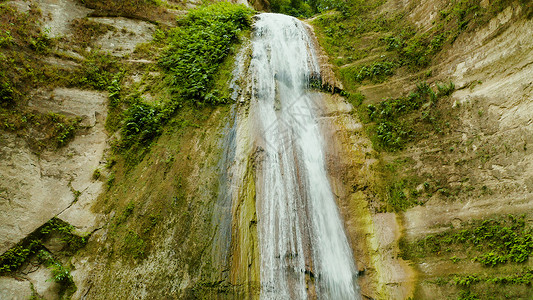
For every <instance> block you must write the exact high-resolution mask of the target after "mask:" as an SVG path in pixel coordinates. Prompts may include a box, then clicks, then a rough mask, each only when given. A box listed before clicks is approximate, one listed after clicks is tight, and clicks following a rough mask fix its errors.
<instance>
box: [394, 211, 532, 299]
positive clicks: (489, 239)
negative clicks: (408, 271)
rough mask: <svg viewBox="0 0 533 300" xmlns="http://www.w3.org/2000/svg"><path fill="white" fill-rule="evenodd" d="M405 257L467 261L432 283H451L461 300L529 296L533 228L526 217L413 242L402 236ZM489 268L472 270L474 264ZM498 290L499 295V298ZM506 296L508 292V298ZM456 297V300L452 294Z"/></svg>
mask: <svg viewBox="0 0 533 300" xmlns="http://www.w3.org/2000/svg"><path fill="white" fill-rule="evenodd" d="M400 250H401V257H402V258H404V259H409V260H411V261H414V262H422V261H427V260H428V258H431V259H439V258H441V259H442V260H452V261H453V262H454V263H456V264H464V266H463V265H462V266H460V267H458V268H457V270H461V271H460V272H461V274H454V273H451V274H450V273H448V274H447V275H444V276H443V277H439V278H436V279H435V280H430V281H428V282H430V283H433V284H437V285H447V286H448V288H449V289H450V290H452V291H453V290H455V291H456V293H457V294H456V295H457V297H458V298H457V299H507V298H509V299H530V298H531V296H532V295H533V294H532V293H533V291H532V290H531V284H533V270H532V269H531V266H529V264H528V261H529V259H530V256H531V255H532V254H533V227H531V224H530V223H528V220H527V218H526V216H525V215H522V216H514V215H508V216H506V217H497V218H492V219H484V220H472V221H469V222H463V223H462V224H461V226H460V227H459V228H454V227H453V226H451V225H450V229H448V230H446V231H443V232H440V233H437V234H432V235H428V236H426V237H425V238H422V239H419V240H416V241H411V242H408V241H407V240H405V239H402V240H400ZM472 263H474V264H480V266H481V267H483V270H484V271H479V268H476V267H473V268H472V269H475V270H478V271H477V272H472V271H470V272H469V271H468V270H469V267H468V265H469V264H472ZM494 291H498V295H497V296H498V297H495V298H494ZM504 295H507V296H505V297H504ZM450 299H451V298H450Z"/></svg>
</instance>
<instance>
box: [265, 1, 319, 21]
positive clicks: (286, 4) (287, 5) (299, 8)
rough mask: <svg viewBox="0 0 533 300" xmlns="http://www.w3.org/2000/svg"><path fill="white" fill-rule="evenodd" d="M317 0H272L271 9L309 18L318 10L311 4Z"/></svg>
mask: <svg viewBox="0 0 533 300" xmlns="http://www.w3.org/2000/svg"><path fill="white" fill-rule="evenodd" d="M315 2H316V1H310V2H306V1H302V0H273V1H271V2H270V9H271V10H272V11H273V12H277V13H281V14H285V15H290V16H294V17H298V18H309V17H311V16H312V15H313V14H314V13H316V12H317V9H316V7H315V8H314V9H313V7H311V5H310V4H314V3H315Z"/></svg>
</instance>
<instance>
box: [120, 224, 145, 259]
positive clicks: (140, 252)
mask: <svg viewBox="0 0 533 300" xmlns="http://www.w3.org/2000/svg"><path fill="white" fill-rule="evenodd" d="M124 253H126V254H128V255H130V256H132V257H133V258H144V257H145V242H144V240H143V239H142V238H141V237H140V236H139V235H138V234H137V233H135V232H134V231H132V230H130V231H128V233H127V234H126V237H125V239H124Z"/></svg>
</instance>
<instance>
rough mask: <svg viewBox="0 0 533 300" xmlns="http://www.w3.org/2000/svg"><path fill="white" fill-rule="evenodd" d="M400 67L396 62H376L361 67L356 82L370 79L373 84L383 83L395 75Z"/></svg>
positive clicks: (357, 72) (356, 75)
mask: <svg viewBox="0 0 533 300" xmlns="http://www.w3.org/2000/svg"><path fill="white" fill-rule="evenodd" d="M398 66H399V64H398V63H396V62H395V61H390V60H384V61H376V62H373V63H372V64H370V65H366V66H362V67H360V68H359V70H358V71H356V72H355V73H356V74H355V78H354V80H355V81H357V82H362V81H363V80H365V79H370V80H371V81H372V82H382V81H383V80H384V79H385V78H386V77H388V76H391V75H393V74H394V71H395V70H396V68H397V67H398Z"/></svg>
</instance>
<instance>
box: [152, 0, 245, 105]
mask: <svg viewBox="0 0 533 300" xmlns="http://www.w3.org/2000/svg"><path fill="white" fill-rule="evenodd" d="M251 14H252V11H251V10H250V9H248V8H247V7H245V6H243V5H232V4H229V3H226V2H222V3H218V4H214V5H211V6H207V7H203V8H200V9H196V10H191V11H190V12H189V14H188V15H187V17H185V18H184V19H182V20H180V22H179V23H180V27H178V28H175V29H172V30H171V31H170V32H169V35H168V42H169V44H170V47H169V49H168V50H167V51H166V52H165V54H164V55H163V56H162V57H161V58H160V60H159V64H160V65H161V67H163V69H165V70H166V71H167V72H168V73H169V74H170V84H171V86H173V87H175V88H174V91H175V92H176V93H178V94H180V96H181V97H182V98H186V99H189V100H194V101H195V103H197V104H206V103H207V104H217V103H222V102H224V101H225V99H219V98H218V97H217V92H216V91H213V90H212V88H213V81H214V80H213V79H214V76H215V75H216V73H217V71H218V69H219V66H220V64H221V63H222V62H223V61H224V59H225V58H226V57H227V56H228V54H229V52H230V46H231V45H232V44H233V43H235V42H236V41H237V37H238V33H239V32H240V31H241V30H243V29H246V28H249V27H250V25H251V20H250V15H251Z"/></svg>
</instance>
